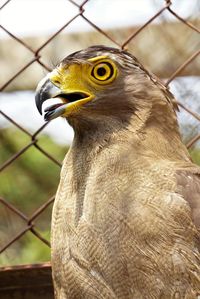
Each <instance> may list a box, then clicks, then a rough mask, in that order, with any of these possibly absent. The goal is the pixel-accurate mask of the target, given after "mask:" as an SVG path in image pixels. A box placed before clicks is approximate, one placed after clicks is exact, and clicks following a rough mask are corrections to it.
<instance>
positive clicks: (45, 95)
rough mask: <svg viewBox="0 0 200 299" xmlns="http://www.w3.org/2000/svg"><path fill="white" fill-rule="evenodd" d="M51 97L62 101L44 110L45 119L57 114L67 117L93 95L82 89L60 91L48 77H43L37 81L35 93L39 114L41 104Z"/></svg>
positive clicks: (55, 116) (50, 118) (52, 117)
mask: <svg viewBox="0 0 200 299" xmlns="http://www.w3.org/2000/svg"><path fill="white" fill-rule="evenodd" d="M52 98H58V99H60V100H61V101H62V103H58V104H54V105H51V106H49V107H47V108H46V109H45V110H44V112H45V115H44V119H45V120H46V121H49V120H52V119H54V118H57V117H58V116H64V117H67V116H68V115H69V114H71V113H72V112H74V111H77V108H79V107H80V106H82V105H83V104H84V103H87V102H88V101H90V100H91V99H92V98H93V96H92V95H91V94H88V93H86V92H82V91H72V92H71V91H70V90H69V91H68V90H67V91H62V90H61V89H60V88H58V87H57V86H55V85H54V84H53V83H52V82H51V81H50V79H49V77H45V78H44V79H42V80H41V81H40V82H39V84H38V86H37V89H36V95H35V103H36V107H37V109H38V111H39V113H40V114H42V104H43V103H44V102H45V101H46V100H49V99H52Z"/></svg>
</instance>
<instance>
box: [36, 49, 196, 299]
mask: <svg viewBox="0 0 200 299" xmlns="http://www.w3.org/2000/svg"><path fill="white" fill-rule="evenodd" d="M49 98H53V99H54V100H55V104H54V105H52V106H50V107H48V108H46V109H45V112H46V114H45V119H46V120H51V119H53V118H56V117H58V116H62V117H64V118H66V119H67V121H68V122H69V124H70V125H71V126H72V127H73V129H74V140H73V143H72V145H71V148H70V149H69V151H68V153H67V155H66V158H65V159H64V162H63V166H62V171H61V179H60V184H59V187H58V191H57V195H56V200H55V203H54V207H53V215H52V237H51V244H52V272H53V282H54V288H55V298H56V299H94V298H98V299H158V298H162V299H170V298H173V299H183V298H187V299H197V298H200V297H199V296H200V251H199V250H200V243H199V236H200V235H199V230H198V228H199V225H200V216H199V215H198V213H199V211H200V168H199V167H198V166H196V165H194V164H193V163H192V161H191V159H190V156H189V154H188V151H187V149H186V147H185V146H184V144H183V143H182V141H181V137H180V133H179V128H178V124H177V118H176V113H175V110H176V108H177V107H176V104H175V100H174V97H173V95H172V94H171V92H170V91H169V90H168V89H167V88H166V87H165V86H164V85H163V84H162V83H161V82H160V81H159V80H158V79H157V78H156V77H155V76H154V75H153V74H151V73H150V72H148V71H147V70H146V69H145V68H144V67H143V66H142V64H141V63H140V62H139V61H138V60H137V59H136V58H135V57H134V56H132V55H131V54H130V53H128V52H126V51H123V50H119V49H115V48H111V47H105V46H92V47H89V48H87V49H85V50H81V51H78V52H75V53H73V54H71V55H69V56H67V57H66V58H65V59H64V60H62V61H61V63H60V64H59V65H58V66H57V67H56V68H55V69H54V70H53V71H52V72H50V73H49V74H48V75H47V76H46V77H45V78H44V79H43V80H42V81H41V82H40V83H39V85H38V88H37V91H36V105H37V108H38V110H39V111H40V113H41V112H42V103H43V102H44V101H46V100H47V99H49ZM58 99H59V101H60V102H61V103H57V102H58Z"/></svg>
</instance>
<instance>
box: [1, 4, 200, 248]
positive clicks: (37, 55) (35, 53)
mask: <svg viewBox="0 0 200 299" xmlns="http://www.w3.org/2000/svg"><path fill="white" fill-rule="evenodd" d="M11 1H14V0H8V1H6V2H5V3H4V4H3V5H2V6H1V7H0V10H1V11H2V13H3V10H4V8H5V7H6V6H7V5H9V3H10V2H11ZM67 1H69V2H70V3H71V4H73V5H75V6H76V7H77V8H78V9H79V11H78V13H77V14H76V15H74V17H73V18H71V19H70V20H69V21H67V22H66V23H65V24H64V25H63V26H62V27H60V28H59V30H57V31H55V32H54V33H53V34H52V35H51V36H50V37H49V38H48V39H47V40H46V41H45V42H44V43H42V44H41V45H40V46H39V47H38V48H37V49H36V50H33V49H32V47H31V46H30V45H28V44H27V43H26V42H24V40H23V39H22V38H19V37H17V36H16V35H15V34H14V33H12V32H11V31H10V30H8V29H7V28H5V27H4V26H2V25H0V28H1V29H2V30H3V31H4V32H5V33H6V34H7V35H8V36H9V37H10V38H12V39H14V40H15V41H16V42H17V43H20V44H21V45H22V46H23V47H24V48H26V49H27V50H28V51H29V52H30V53H31V55H32V58H31V59H30V60H29V62H27V63H25V64H24V65H22V66H21V68H20V69H19V71H18V72H17V73H15V74H14V75H13V76H12V77H11V78H9V79H8V80H7V82H6V83H4V84H3V86H1V88H0V91H4V90H5V88H6V87H7V86H8V85H9V84H11V83H12V82H13V80H15V78H16V77H18V76H19V75H20V74H21V73H22V72H24V71H25V70H26V69H27V68H29V67H30V66H31V65H32V64H33V63H38V64H40V65H41V66H42V67H43V68H44V69H45V70H47V71H50V70H51V67H50V66H48V65H46V64H45V63H44V62H43V61H42V54H41V51H42V49H44V48H45V47H46V46H47V45H49V44H50V43H51V42H52V41H53V40H54V39H55V37H56V36H58V35H59V34H61V32H62V31H63V30H64V29H65V28H66V27H67V26H69V25H70V24H71V23H72V22H74V20H76V19H77V18H82V19H84V20H85V21H86V22H87V23H88V25H89V26H91V27H92V28H93V29H95V30H96V31H98V32H99V33H100V34H102V35H103V36H105V37H106V38H107V39H108V40H109V41H110V42H111V43H114V44H115V45H116V46H117V47H119V48H121V49H124V48H125V47H126V46H127V45H128V44H129V43H130V42H131V41H132V40H133V39H134V38H135V37H136V36H138V35H139V34H140V33H141V32H143V31H144V30H146V28H147V26H148V25H149V24H150V23H152V22H153V21H154V20H155V19H156V18H158V17H159V16H160V15H161V14H163V12H165V11H168V12H169V13H170V14H172V15H173V16H174V17H175V18H176V19H177V20H178V21H179V22H182V23H184V24H185V26H187V27H189V28H190V29H191V30H193V31H195V32H197V33H200V29H198V28H197V27H196V26H195V25H194V24H192V23H191V22H189V21H188V20H186V19H184V18H182V17H181V16H180V15H178V14H177V13H176V12H175V11H174V10H172V8H171V6H172V1H163V7H162V8H161V9H160V10H158V11H157V12H156V14H154V15H153V16H152V17H151V18H150V19H149V20H147V22H145V23H144V24H143V25H142V26H140V27H139V28H138V29H137V30H136V31H135V32H132V33H131V35H130V36H129V37H128V38H126V40H124V41H123V42H122V43H119V42H118V41H117V40H115V39H114V38H113V37H111V36H110V35H109V34H108V33H107V32H105V31H104V30H103V29H101V28H99V26H97V24H95V23H94V22H92V21H91V20H90V19H88V18H87V17H86V16H85V15H84V12H85V5H86V3H87V2H88V1H89V0H85V1H83V2H82V3H81V4H77V3H76V2H75V1H73V0H66V2H67ZM58 5H59V3H58ZM199 54H200V50H198V51H196V52H195V53H193V54H192V55H191V56H190V57H189V58H188V59H187V60H185V61H184V62H183V63H182V64H181V65H180V66H179V67H178V68H177V69H176V70H175V71H174V72H173V73H172V74H171V76H170V77H169V78H168V80H167V81H166V82H165V85H166V86H167V85H168V84H169V83H170V82H172V81H173V80H174V79H175V78H176V77H177V76H178V75H180V74H181V72H182V71H183V69H185V68H186V67H187V66H188V65H189V64H191V63H192V61H194V60H195V59H196V58H197V56H198V55H199ZM177 103H178V105H179V107H180V109H184V110H185V111H186V112H187V113H188V114H190V115H191V116H192V117H194V118H195V119H197V120H198V121H199V122H200V115H198V114H197V113H196V112H194V111H192V110H191V109H189V108H188V107H186V106H185V105H184V104H182V103H180V102H177ZM0 113H1V115H2V117H4V118H6V120H7V121H9V122H10V123H11V124H12V125H13V126H15V127H16V128H17V129H18V130H20V131H21V132H23V133H25V134H26V135H27V136H28V137H29V138H30V140H29V142H28V143H27V144H26V145H25V146H24V147H23V148H21V149H20V150H19V151H18V152H16V153H15V154H14V155H13V156H11V157H10V158H9V159H8V160H7V161H5V162H4V163H3V164H2V165H1V166H0V171H4V170H5V169H6V168H7V167H9V165H11V164H12V163H15V161H16V160H17V159H18V158H19V157H20V156H21V155H23V154H24V153H25V152H26V151H27V150H28V149H29V148H30V147H35V148H36V149H37V150H38V151H40V152H41V153H42V154H43V155H45V156H46V157H47V158H48V159H49V160H51V161H52V162H53V163H55V164H56V165H58V166H59V167H61V162H60V161H58V160H57V159H56V158H55V157H54V156H53V155H52V154H50V153H48V152H47V151H46V150H45V149H44V148H42V147H41V146H40V145H38V140H39V133H41V131H43V129H44V128H45V127H46V126H47V125H48V123H46V124H44V125H43V126H42V127H40V128H39V129H38V130H37V131H36V132H35V133H34V134H32V133H30V132H29V131H28V130H27V129H25V128H23V127H22V126H21V125H20V124H18V123H17V121H16V120H15V119H13V118H11V117H10V116H9V115H7V114H6V113H5V112H3V111H0ZM198 140H200V134H197V135H196V136H194V137H193V138H192V139H191V140H190V141H189V142H188V143H187V147H188V148H189V147H191V146H192V145H193V144H194V143H195V142H197V141H198ZM53 201H54V196H52V197H51V198H50V199H48V200H47V201H46V202H45V203H44V204H43V205H42V206H41V207H39V208H38V209H37V210H36V211H34V212H33V213H32V215H31V216H30V217H28V216H27V215H25V214H24V213H23V212H22V211H20V210H19V209H17V208H16V207H15V206H14V205H12V204H10V203H9V202H8V201H7V200H6V199H5V198H0V205H2V206H5V207H6V208H8V209H9V210H10V211H12V212H13V213H14V214H15V215H17V217H19V218H20V219H22V220H23V222H24V226H23V228H22V229H21V230H20V231H19V232H18V233H17V234H16V235H15V236H14V237H12V238H11V239H10V240H9V241H8V242H7V243H6V244H3V246H2V247H1V248H0V253H2V252H4V251H5V250H6V249H7V248H8V247H10V246H12V244H13V243H15V242H16V241H17V240H18V239H20V238H21V237H22V236H23V235H24V234H26V233H27V232H28V231H30V232H31V233H32V234H34V235H35V237H37V238H38V239H39V240H40V241H41V242H43V243H45V244H46V245H47V246H50V243H49V241H48V240H46V239H45V238H44V237H43V236H42V235H41V234H40V233H39V232H38V230H37V228H36V225H35V223H34V222H33V221H34V220H36V219H37V217H39V215H40V214H42V213H43V212H44V211H45V210H46V209H47V207H48V206H49V205H51V204H52V203H53Z"/></svg>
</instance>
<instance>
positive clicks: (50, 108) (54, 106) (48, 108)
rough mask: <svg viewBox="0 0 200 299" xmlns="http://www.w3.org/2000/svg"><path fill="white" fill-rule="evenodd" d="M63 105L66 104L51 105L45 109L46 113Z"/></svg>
mask: <svg viewBox="0 0 200 299" xmlns="http://www.w3.org/2000/svg"><path fill="white" fill-rule="evenodd" d="M63 104H64V103H58V104H54V105H50V106H48V107H47V108H45V109H44V112H47V111H52V110H55V109H56V108H58V107H60V106H62V105H63Z"/></svg>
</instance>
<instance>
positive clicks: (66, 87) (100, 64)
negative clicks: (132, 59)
mask: <svg viewBox="0 0 200 299" xmlns="http://www.w3.org/2000/svg"><path fill="white" fill-rule="evenodd" d="M88 62H89V63H81V64H78V63H74V64H69V65H66V66H59V67H58V68H57V69H56V70H54V71H52V72H51V73H50V75H49V79H50V81H51V82H52V83H53V84H54V85H56V86H57V87H59V88H60V91H61V93H64V94H65V95H66V98H67V94H68V93H84V94H85V95H86V97H85V98H82V99H80V100H77V101H74V102H70V103H68V104H67V106H66V111H65V113H64V114H63V116H68V115H69V114H71V113H73V112H76V111H77V109H79V108H80V107H81V106H82V105H84V104H85V103H87V102H89V101H91V100H92V99H93V98H94V97H95V92H96V90H97V89H98V86H99V89H101V85H106V84H109V83H111V82H112V81H113V80H114V79H115V78H116V76H117V67H116V65H115V63H114V62H113V61H112V60H111V59H109V58H108V57H106V56H99V57H94V58H90V59H88ZM102 87H103V86H102ZM61 99H62V97H61ZM63 102H65V103H66V99H63Z"/></svg>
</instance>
